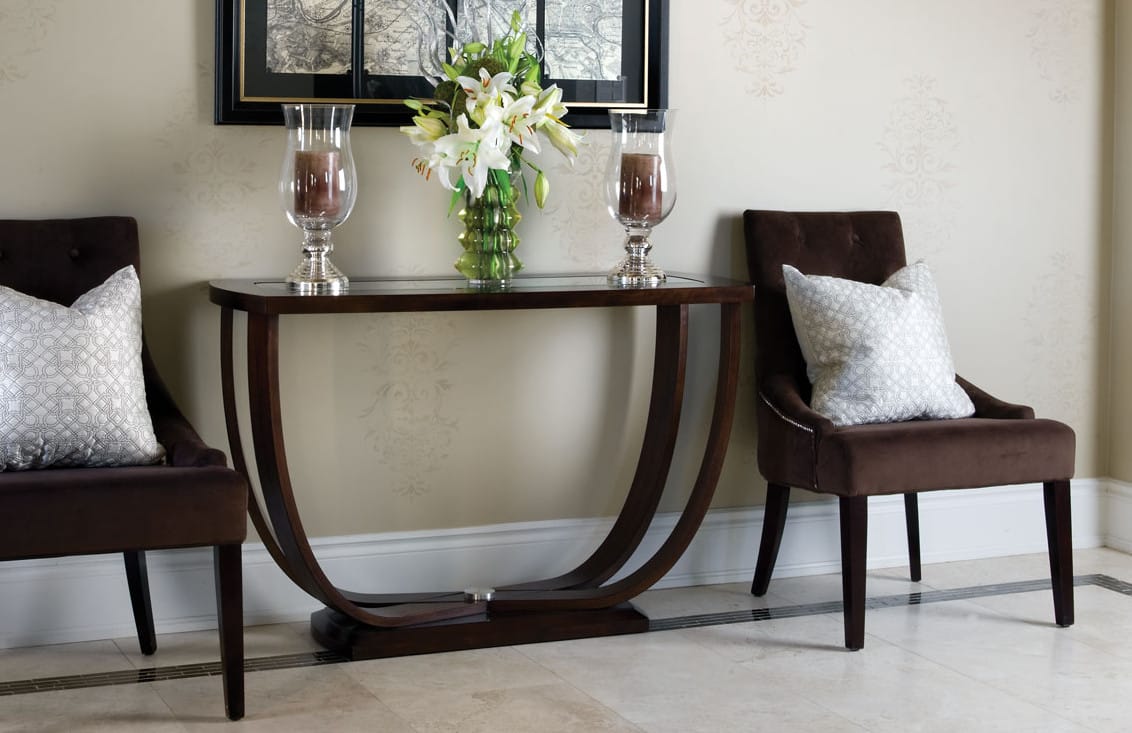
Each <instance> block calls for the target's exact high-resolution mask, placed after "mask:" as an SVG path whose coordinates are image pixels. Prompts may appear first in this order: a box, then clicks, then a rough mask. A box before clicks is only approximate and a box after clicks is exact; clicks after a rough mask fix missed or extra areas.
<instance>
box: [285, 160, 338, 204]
mask: <svg viewBox="0 0 1132 733" xmlns="http://www.w3.org/2000/svg"><path fill="white" fill-rule="evenodd" d="M337 174H338V151H336V150H297V151H295V215H296V216H337V215H338V212H339V211H341V209H342V199H341V197H340V196H339V192H338V181H337Z"/></svg>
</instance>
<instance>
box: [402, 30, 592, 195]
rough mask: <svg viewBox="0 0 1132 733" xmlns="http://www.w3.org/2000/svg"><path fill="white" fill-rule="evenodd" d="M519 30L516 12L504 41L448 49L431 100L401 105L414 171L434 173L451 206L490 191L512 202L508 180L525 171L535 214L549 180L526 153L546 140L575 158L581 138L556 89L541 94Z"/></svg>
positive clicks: (426, 174) (535, 65) (537, 73)
mask: <svg viewBox="0 0 1132 733" xmlns="http://www.w3.org/2000/svg"><path fill="white" fill-rule="evenodd" d="M521 26H522V24H521V19H520V15H519V13H518V11H516V12H514V13H513V14H512V16H511V24H510V29H509V31H508V33H507V34H506V35H505V36H503V37H501V38H497V39H495V40H494V41H492V42H490V43H489V44H488V43H482V42H471V43H465V44H463V45H454V46H453V47H452V48H450V49H448V51H449V54H450V55H451V59H452V61H451V63H445V64H442V67H443V69H444V74H445V76H446V77H447V78H446V79H444V80H443V81H441V82H440V83H439V84H437V85H436V90H435V92H434V98H435V101H429V102H425V101H422V100H419V99H407V100H405V105H406V106H408V107H409V108H410V109H412V110H413V111H414V112H416V115H415V116H414V117H413V124H412V125H407V126H404V127H402V128H401V132H403V133H405V134H406V135H408V136H409V139H410V140H412V141H413V143H414V144H416V145H417V146H418V147H419V148H420V155H419V156H418V157H417V158H415V159H414V160H413V166H414V167H415V168H416V169H417V172H419V173H420V174H421V175H423V176H424V177H425V179H426V180H427V179H429V178H430V177H431V176H432V174H433V173H434V172H435V173H436V174H437V178H438V179H439V181H440V183H441V185H442V186H444V187H445V188H446V189H448V190H450V191H452V207H453V208H454V207H455V204H456V202H457V200H459V197H460V196H461V195H462V194H463V193H464V192H465V191H466V192H468V193H469V194H470V195H471V196H472V198H475V199H479V198H480V197H481V196H483V193H484V190H485V189H486V188H487V187H488V186H489V185H493V186H495V187H498V188H499V190H500V191H501V193H502V194H503V196H504V197H505V198H508V199H510V198H511V195H512V192H511V174H512V173H517V174H519V176H520V181H522V171H523V165H526V166H527V167H529V168H530V169H531V170H533V171H534V172H535V185H534V193H535V203H536V204H537V205H538V207H539V208H540V209H541V208H542V207H543V206H544V205H545V204H546V198H547V195H548V194H549V193H550V182H549V181H548V180H547V178H546V174H545V173H543V171H542V170H541V169H540V168H539V167H538V166H536V165H535V164H534V163H532V162H531V161H530V159H529V158H527V157H525V156H524V155H523V154H524V152H530V153H538V152H539V151H540V149H541V144H540V137H541V136H545V137H546V139H547V140H549V141H550V144H551V145H553V146H554V147H555V148H556V149H557V150H558V151H559V152H560V153H562V154H563V155H564V156H566V158H567V159H569V160H571V162H572V161H573V158H574V157H575V156H577V154H578V143H579V141H580V139H581V137H580V136H579V135H578V134H577V133H575V132H573V131H572V130H570V129H569V127H568V126H567V125H566V124H565V123H564V122H563V121H562V117H563V116H564V115H565V114H566V113H567V111H568V110H567V109H566V105H564V104H563V103H562V90H561V89H559V88H558V85H556V84H552V85H551V86H549V87H548V88H546V89H543V88H542V86H541V84H540V79H539V76H540V69H539V59H538V58H537V57H536V56H534V55H533V54H531V53H530V52H529V51H527V34H526V33H524V32H522V30H521ZM516 85H518V88H516ZM523 187H524V192H525V191H526V185H525V183H524V184H523Z"/></svg>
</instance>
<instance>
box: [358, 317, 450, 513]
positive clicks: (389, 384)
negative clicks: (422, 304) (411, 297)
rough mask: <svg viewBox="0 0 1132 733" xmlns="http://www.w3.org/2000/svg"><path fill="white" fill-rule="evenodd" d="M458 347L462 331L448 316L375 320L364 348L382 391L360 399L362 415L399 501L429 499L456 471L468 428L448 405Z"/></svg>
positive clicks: (368, 438) (376, 387) (376, 389)
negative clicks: (457, 439)
mask: <svg viewBox="0 0 1132 733" xmlns="http://www.w3.org/2000/svg"><path fill="white" fill-rule="evenodd" d="M455 341H456V328H455V325H454V324H453V322H452V321H451V319H449V318H447V317H445V316H441V315H437V314H397V315H394V316H390V317H387V318H380V319H373V320H372V321H371V323H370V324H369V326H368V328H367V331H366V339H365V340H364V341H363V342H361V343H360V344H358V346H359V347H360V351H361V354H362V358H363V359H364V360H365V362H366V363H367V364H368V367H367V371H369V373H370V376H371V379H372V382H373V384H374V389H373V392H372V393H370V394H367V395H364V396H362V395H359V403H360V405H361V406H362V408H361V410H360V411H359V412H358V414H357V415H356V416H355V417H356V419H357V420H359V421H360V422H361V424H362V426H363V429H364V430H365V438H366V443H367V444H368V445H369V448H370V450H371V451H373V453H374V454H375V455H376V456H377V460H378V463H379V464H380V465H382V466H384V467H385V469H386V470H387V471H388V472H389V474H388V477H387V479H386V481H385V482H384V483H386V484H387V485H389V486H390V487H391V488H390V491H391V493H392V494H394V495H395V497H402V498H406V499H413V498H416V497H421V496H423V495H425V494H427V493H429V492H430V490H431V488H430V487H431V486H432V485H433V484H434V483H436V480H437V477H438V476H443V475H444V473H445V469H446V468H448V466H446V464H445V462H446V460H447V459H448V457H449V455H448V448H449V446H450V445H451V443H452V439H453V435H454V434H455V433H456V432H457V431H458V430H459V429H460V419H459V417H458V416H456V415H454V414H453V413H452V411H451V409H450V407H449V405H448V401H447V400H446V397H447V395H448V393H449V391H450V390H451V389H452V373H451V372H452V369H453V364H452V363H451V362H450V361H449V358H450V353H451V351H452V348H453V346H454V345H455Z"/></svg>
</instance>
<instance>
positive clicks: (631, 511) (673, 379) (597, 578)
mask: <svg viewBox="0 0 1132 733" xmlns="http://www.w3.org/2000/svg"><path fill="white" fill-rule="evenodd" d="M687 361H688V306H687V305H678V306H676V305H667V306H663V305H662V306H657V313H656V347H655V354H654V356H653V372H652V397H651V399H650V401H649V416H648V422H647V423H646V427H645V435H644V440H643V441H642V443H641V455H640V458H639V459H638V460H637V470H636V473H635V474H634V476H633V483H632V485H631V486H630V488H629V493H628V495H627V496H626V497H625V503H624V505H623V506H622V508H621V512H620V514H618V515H617V521H616V522H615V523H614V525H613V528H612V529H611V530H610V532H609V535H608V536H607V537H606V538H605V540H604V541H603V542H602V543H601V545H599V546H598V548H597V549H596V550H594V552H593V554H592V555H590V557H589V558H587V559H586V560H585V561H584V562H582V564H581V565H579V566H578V567H576V568H574V569H573V570H571V571H570V572H568V573H564V574H563V575H559V576H558V577H555V578H548V579H546V580H537V581H533V582H530V583H521V584H518V585H511V586H507V587H506V588H503V589H501V590H508V591H519V590H524V591H526V590H556V589H561V588H593V587H596V586H599V585H601V584H602V583H604V582H605V581H607V580H609V579H610V578H612V577H613V575H614V573H616V572H617V571H618V570H620V569H621V568H622V566H624V564H625V563H626V562H628V561H629V558H630V557H632V555H633V553H634V552H635V551H636V549H637V547H638V546H640V544H641V540H642V539H644V536H645V532H647V531H648V528H649V524H650V523H651V522H652V519H653V517H654V516H655V515H656V508H657V505H658V504H659V503H660V497H661V494H662V493H663V492H664V483H665V481H667V480H668V471H669V469H670V467H671V466H672V454H673V452H674V450H675V449H676V433H677V429H678V428H679V426H680V407H681V405H682V403H683V399H684V375H685V370H686V366H687Z"/></svg>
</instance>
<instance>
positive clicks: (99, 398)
mask: <svg viewBox="0 0 1132 733" xmlns="http://www.w3.org/2000/svg"><path fill="white" fill-rule="evenodd" d="M141 344H142V327H141V286H140V285H139V283H138V276H137V273H135V272H134V268H133V267H125V268H122V269H121V270H119V271H118V272H116V273H114V274H113V275H111V276H110V277H109V278H107V280H106V282H104V283H103V284H102V285H99V286H98V287H96V288H93V289H92V290H90V291H89V292H87V293H85V294H83V295H82V296H80V297H79V299H78V300H76V301H75V303H74V305H72V306H71V307H70V308H68V307H67V306H64V305H60V304H58V303H52V302H51V301H47V300H40V299H39V298H33V297H32V296H30V295H25V294H24V293H20V292H17V291H15V290H12V289H11V288H6V287H2V286H0V471H3V470H8V471H19V470H24V469H29V468H45V467H47V466H54V467H73V466H126V465H138V464H148V463H155V462H157V461H159V460H161V458H162V457H163V456H164V453H165V452H164V450H163V449H162V447H161V445H160V444H159V443H158V442H157V439H156V438H155V437H154V434H153V423H152V421H151V420H150V417H149V410H148V409H147V408H146V401H145V382H144V380H143V377H142V366H141Z"/></svg>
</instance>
